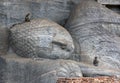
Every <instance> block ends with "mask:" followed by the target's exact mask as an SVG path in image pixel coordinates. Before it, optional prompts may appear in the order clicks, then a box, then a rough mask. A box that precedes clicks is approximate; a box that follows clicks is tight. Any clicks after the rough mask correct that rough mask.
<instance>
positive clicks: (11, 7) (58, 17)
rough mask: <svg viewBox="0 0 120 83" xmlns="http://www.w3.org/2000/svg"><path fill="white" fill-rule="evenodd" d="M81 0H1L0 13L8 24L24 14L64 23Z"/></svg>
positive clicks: (20, 18) (19, 20)
mask: <svg viewBox="0 0 120 83" xmlns="http://www.w3.org/2000/svg"><path fill="white" fill-rule="evenodd" d="M79 1H81V0H34V1H33V0H7V1H6V0H1V1H0V13H1V14H3V15H6V16H7V21H6V23H7V24H8V26H10V25H12V24H15V23H19V22H21V21H23V20H24V17H25V15H26V14H28V13H30V14H31V18H32V19H35V18H47V19H48V18H49V19H51V20H53V21H55V22H58V23H59V24H62V25H64V24H65V22H66V20H67V19H68V17H69V13H70V11H71V9H72V7H73V6H74V4H77V3H78V2H79Z"/></svg>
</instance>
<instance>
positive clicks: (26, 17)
mask: <svg viewBox="0 0 120 83" xmlns="http://www.w3.org/2000/svg"><path fill="white" fill-rule="evenodd" d="M25 22H30V13H28V14H27V15H26V16H25Z"/></svg>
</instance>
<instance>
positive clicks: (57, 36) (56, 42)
mask: <svg viewBox="0 0 120 83" xmlns="http://www.w3.org/2000/svg"><path fill="white" fill-rule="evenodd" d="M11 46H12V48H13V50H14V51H15V52H16V53H17V54H18V55H20V56H23V57H42V58H51V59H59V58H63V59H64V58H65V59H66V58H69V57H70V55H71V53H72V52H73V51H74V45H73V40H72V38H71V36H70V34H69V33H68V32H67V31H66V30H65V29H64V28H63V27H61V26H60V25H58V24H56V23H54V22H52V21H48V20H45V19H37V20H31V21H30V22H26V23H23V24H18V25H15V26H14V27H13V28H11Z"/></svg>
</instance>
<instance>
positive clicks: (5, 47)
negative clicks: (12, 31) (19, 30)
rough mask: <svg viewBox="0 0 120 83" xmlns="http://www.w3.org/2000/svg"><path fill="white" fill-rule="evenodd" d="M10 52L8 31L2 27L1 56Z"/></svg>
mask: <svg viewBox="0 0 120 83" xmlns="http://www.w3.org/2000/svg"><path fill="white" fill-rule="evenodd" d="M7 50H8V30H7V29H6V28H4V27H2V26H0V55H2V54H6V53H7Z"/></svg>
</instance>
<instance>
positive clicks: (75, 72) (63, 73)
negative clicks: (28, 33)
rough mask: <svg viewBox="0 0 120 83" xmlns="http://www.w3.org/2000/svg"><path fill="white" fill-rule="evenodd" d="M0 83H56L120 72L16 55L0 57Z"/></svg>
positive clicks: (117, 74)
mask: <svg viewBox="0 0 120 83" xmlns="http://www.w3.org/2000/svg"><path fill="white" fill-rule="evenodd" d="M0 66H1V67H0V83H56V81H57V80H58V78H74V77H78V78H79V77H82V76H91V77H95V76H117V77H119V78H120V72H119V71H114V70H110V69H105V68H97V67H94V66H90V65H87V64H84V63H79V62H75V61H71V60H62V59H60V60H50V59H42V58H35V59H30V58H22V57H19V56H17V55H16V54H9V55H6V56H1V57H0Z"/></svg>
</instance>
